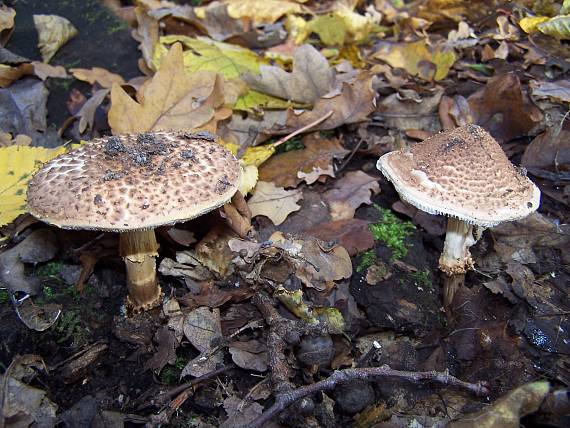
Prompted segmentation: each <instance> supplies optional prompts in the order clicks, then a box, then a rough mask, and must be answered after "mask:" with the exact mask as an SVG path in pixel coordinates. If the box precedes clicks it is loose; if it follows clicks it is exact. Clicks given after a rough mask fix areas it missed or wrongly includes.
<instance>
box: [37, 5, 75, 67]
mask: <svg viewBox="0 0 570 428" xmlns="http://www.w3.org/2000/svg"><path fill="white" fill-rule="evenodd" d="M34 25H35V26H36V30H37V32H38V39H39V43H38V47H39V49H40V52H41V54H42V59H43V61H44V62H49V60H50V59H52V57H53V56H54V55H55V53H56V52H57V51H58V50H59V48H60V47H62V46H63V45H64V44H66V43H67V42H68V41H69V40H71V39H72V38H73V37H75V36H76V35H77V29H76V28H75V27H74V26H73V25H72V24H71V22H69V21H68V20H67V19H65V18H63V17H61V16H57V15H34Z"/></svg>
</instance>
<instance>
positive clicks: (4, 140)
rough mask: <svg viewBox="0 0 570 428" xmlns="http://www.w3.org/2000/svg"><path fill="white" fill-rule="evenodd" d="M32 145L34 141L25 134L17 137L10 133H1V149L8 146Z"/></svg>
mask: <svg viewBox="0 0 570 428" xmlns="http://www.w3.org/2000/svg"><path fill="white" fill-rule="evenodd" d="M31 143H32V139H31V138H30V137H29V136H27V135H23V134H18V135H16V136H15V137H12V135H11V134H10V133H9V132H2V131H0V147H7V146H12V145H13V146H29V145H30V144H31Z"/></svg>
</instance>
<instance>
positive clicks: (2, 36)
mask: <svg viewBox="0 0 570 428" xmlns="http://www.w3.org/2000/svg"><path fill="white" fill-rule="evenodd" d="M15 17H16V11H15V10H14V9H12V8H11V7H8V6H6V5H5V4H2V5H1V6H0V46H4V45H5V44H6V43H7V42H8V40H9V39H10V36H11V35H12V31H14V18H15Z"/></svg>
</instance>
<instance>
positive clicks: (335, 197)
mask: <svg viewBox="0 0 570 428" xmlns="http://www.w3.org/2000/svg"><path fill="white" fill-rule="evenodd" d="M379 192H380V185H379V184H378V179H377V178H375V177H372V176H371V175H368V174H366V173H364V172H362V171H350V172H347V173H346V174H345V175H344V177H342V178H341V179H340V180H338V181H337V182H336V183H335V186H334V188H333V189H331V190H327V191H326V192H325V193H324V194H323V197H324V199H325V201H327V203H328V204H329V207H330V212H331V217H332V219H333V220H348V219H351V218H353V217H354V212H355V211H356V208H358V207H359V206H360V205H362V204H371V203H372V201H371V200H370V196H371V194H372V195H375V194H377V193H379Z"/></svg>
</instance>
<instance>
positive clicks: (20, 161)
mask: <svg viewBox="0 0 570 428" xmlns="http://www.w3.org/2000/svg"><path fill="white" fill-rule="evenodd" d="M63 152H65V148H64V147H58V148H55V149H45V148H43V147H26V146H8V147H1V148H0V183H2V184H0V226H3V225H5V224H8V223H10V222H11V221H13V220H14V219H15V218H16V217H18V216H19V215H20V214H23V213H25V212H26V189H27V187H28V181H30V178H31V177H32V175H33V174H34V172H35V171H37V170H38V169H39V168H40V167H41V165H42V164H43V163H44V162H47V161H48V160H50V159H52V158H54V157H55V156H57V155H59V154H61V153H63Z"/></svg>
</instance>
